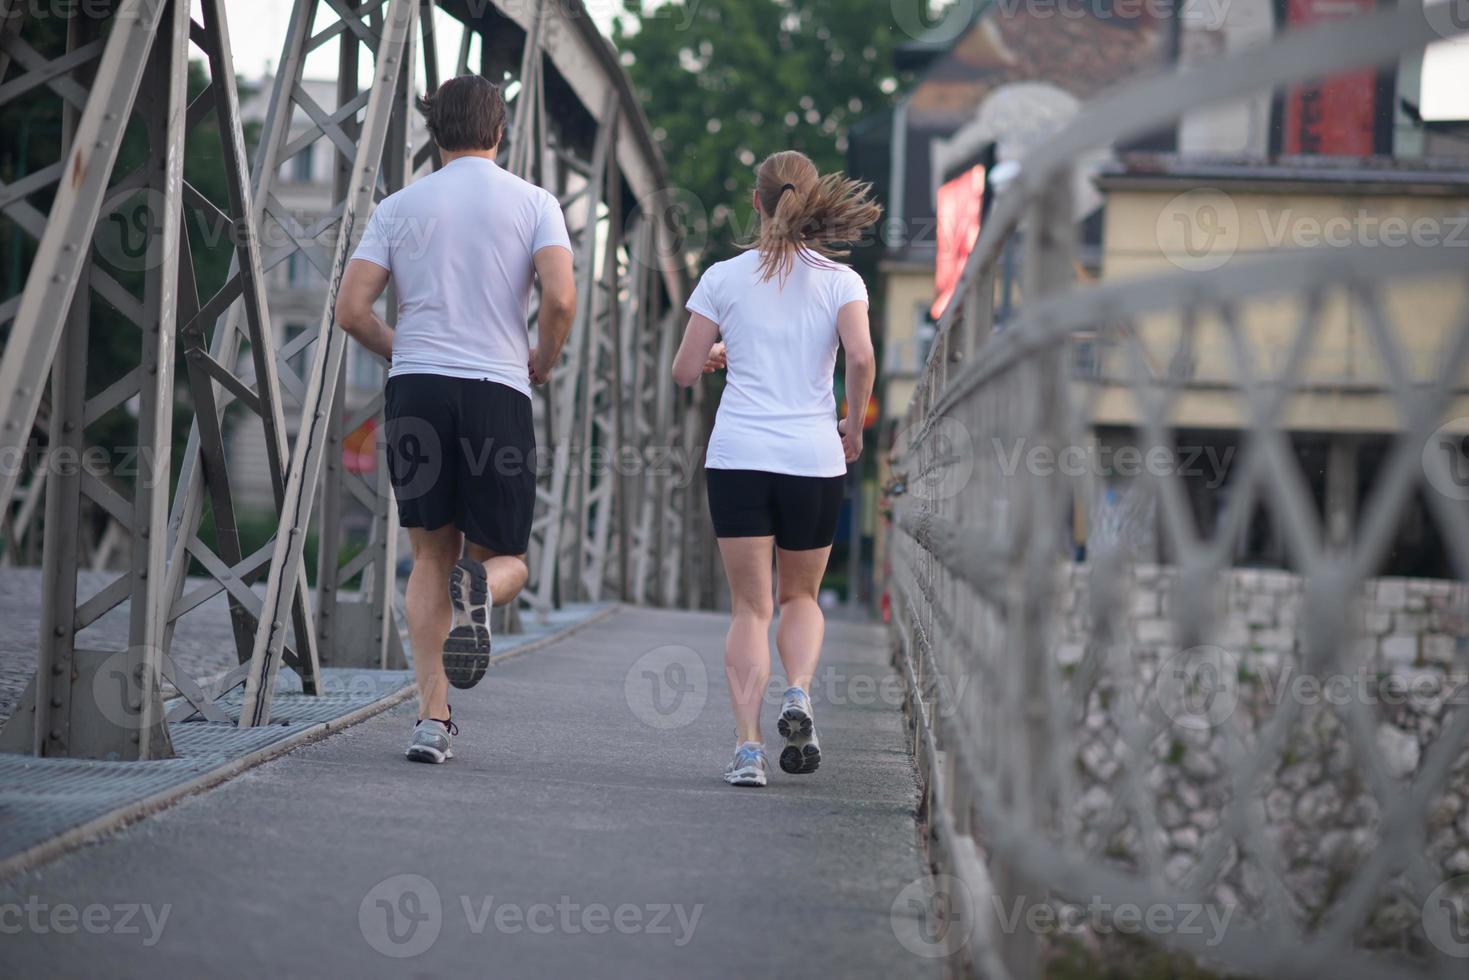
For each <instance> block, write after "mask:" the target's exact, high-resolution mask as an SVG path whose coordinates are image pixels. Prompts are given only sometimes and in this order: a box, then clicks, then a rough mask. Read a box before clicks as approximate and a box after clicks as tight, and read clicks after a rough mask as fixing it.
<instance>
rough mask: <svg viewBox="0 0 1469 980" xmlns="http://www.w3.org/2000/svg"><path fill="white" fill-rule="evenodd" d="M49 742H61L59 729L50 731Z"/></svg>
mask: <svg viewBox="0 0 1469 980" xmlns="http://www.w3.org/2000/svg"><path fill="white" fill-rule="evenodd" d="M51 741H53V742H59V741H61V729H59V728H53V729H51Z"/></svg>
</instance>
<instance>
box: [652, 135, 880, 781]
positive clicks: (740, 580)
mask: <svg viewBox="0 0 1469 980" xmlns="http://www.w3.org/2000/svg"><path fill="white" fill-rule="evenodd" d="M869 190H870V188H869V187H868V186H867V185H865V184H858V183H856V182H855V181H852V180H849V179H847V178H846V177H845V176H843V175H841V174H831V175H828V176H825V177H823V176H822V175H821V174H819V173H818V172H817V170H816V166H815V165H814V164H813V163H812V162H811V160H810V159H809V158H807V157H806V156H805V155H804V154H801V153H796V152H786V153H777V154H775V155H774V156H772V157H770V158H769V159H767V160H766V161H765V162H764V163H762V164H760V167H759V168H758V170H757V171H756V187H755V196H754V203H755V210H756V212H757V213H758V214H759V217H760V235H759V238H758V240H757V241H756V242H754V243H753V244H752V245H749V246H746V248H747V251H746V252H745V254H743V255H741V256H739V257H738V258H734V259H730V260H729V261H728V262H720V263H718V264H716V265H714V266H712V267H711V268H710V269H709V270H708V271H707V272H705V273H704V277H703V279H702V280H701V281H700V282H699V285H698V288H697V289H695V290H694V294H693V296H691V297H690V298H689V302H688V309H689V312H690V313H691V314H693V315H692V318H691V319H690V320H689V326H688V331H687V332H686V333H685V334H684V339H683V344H682V345H681V346H680V347H679V350H678V355H677V356H676V357H675V358H674V362H673V377H674V380H675V381H677V382H678V383H679V384H681V385H684V386H692V385H693V384H694V383H696V382H697V381H698V379H699V376H700V375H701V374H702V373H707V372H710V371H715V370H718V369H720V368H727V369H728V378H727V383H726V385H725V389H724V396H723V399H722V400H721V402H720V405H719V414H718V416H717V418H716V420H715V423H714V434H713V436H712V437H711V438H710V440H709V450H708V454H707V457H706V460H705V466H706V468H707V470H708V483H709V510H710V512H711V514H712V516H713V518H714V533H715V535H716V536H717V537H718V538H719V552H720V555H721V556H722V557H723V559H724V571H725V575H726V577H727V578H728V579H729V589H730V597H731V604H732V619H731V622H730V627H729V635H728V637H727V638H726V640H725V646H724V664H725V675H726V677H727V678H728V680H729V688H730V700H731V701H732V702H733V705H734V717H735V734H736V739H737V741H736V747H735V755H734V761H733V762H732V763H730V766H729V768H728V769H727V770H726V771H725V774H724V778H725V781H726V782H728V783H730V784H732V785H735V786H764V785H765V782H766V770H767V767H768V761H767V758H766V755H765V744H764V739H763V738H762V736H761V730H760V703H761V699H762V698H763V696H764V694H765V688H766V686H767V684H768V682H769V680H770V644H769V632H770V620H771V617H772V615H773V612H774V610H773V608H772V603H771V593H772V589H771V569H770V566H771V561H770V558H771V551H772V549H773V550H774V553H775V565H776V573H777V583H778V585H777V591H778V595H779V601H780V626H779V628H778V629H777V630H776V636H775V645H776V648H777V650H778V651H779V653H780V661H781V664H782V666H784V668H785V674H786V684H787V687H786V692H785V698H784V703H783V704H782V707H781V714H780V718H779V719H778V720H777V722H776V727H777V728H778V730H779V732H780V734H781V735H782V736H783V737H784V738H785V746H784V747H783V748H782V750H781V753H780V767H781V769H783V770H785V771H786V772H788V773H801V774H804V773H811V772H815V771H816V767H817V766H819V765H820V764H821V747H820V743H819V742H818V741H817V736H816V726H815V722H814V719H813V718H812V713H811V698H810V694H809V691H810V687H811V679H812V677H813V676H814V675H815V673H816V664H817V661H818V660H819V659H820V657H821V641H822V635H823V634H824V632H825V628H826V625H825V622H824V620H823V617H822V614H821V607H820V605H818V604H817V591H818V590H819V589H820V587H821V578H822V575H823V574H824V573H825V571H826V561H827V558H828V557H829V556H830V554H831V542H832V538H833V537H835V534H836V525H837V515H838V513H839V512H840V510H841V506H842V496H843V493H842V490H843V484H844V482H845V479H846V473H847V464H848V463H851V462H853V461H855V460H856V459H857V457H858V456H860V455H861V453H862V420H863V418H864V417H865V416H866V410H867V402H868V399H869V398H870V397H871V395H872V384H873V380H874V377H875V375H876V363H875V361H874V358H873V352H872V337H871V334H870V333H869V330H868V322H867V288H866V287H865V286H864V285H863V283H862V279H861V277H859V276H858V275H857V274H856V273H855V272H853V271H852V270H851V269H850V268H848V267H846V266H844V265H839V264H838V263H836V262H834V261H833V259H835V258H839V257H842V256H844V255H846V252H845V251H843V250H841V248H840V243H843V242H852V241H855V240H857V239H858V238H860V237H861V235H862V232H863V231H864V230H865V229H866V228H868V227H869V226H871V225H872V224H874V223H876V221H877V220H878V218H879V217H880V216H881V213H882V212H881V209H880V208H879V207H878V206H877V205H876V204H874V203H872V201H871V200H870V198H869V196H868V194H869ZM720 338H723V342H722V343H716V341H718V340H719V339H720ZM839 344H840V346H841V347H842V348H843V349H844V350H845V351H846V357H847V372H846V383H847V405H848V414H847V418H846V419H843V420H841V421H840V422H839V421H838V420H837V414H836V401H835V399H834V398H833V396H832V375H833V371H834V370H835V367H836V356H837V347H838V345H839Z"/></svg>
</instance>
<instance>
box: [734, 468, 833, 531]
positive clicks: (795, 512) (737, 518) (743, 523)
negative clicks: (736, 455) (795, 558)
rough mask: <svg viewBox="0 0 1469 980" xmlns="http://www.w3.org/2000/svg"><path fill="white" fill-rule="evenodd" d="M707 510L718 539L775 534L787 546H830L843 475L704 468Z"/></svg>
mask: <svg viewBox="0 0 1469 980" xmlns="http://www.w3.org/2000/svg"><path fill="white" fill-rule="evenodd" d="M705 472H706V474H707V476H708V482H709V515H710V516H711V517H712V518H713V519H714V536H715V537H718V538H764V537H769V536H771V535H774V536H775V546H776V547H777V548H782V549H784V550H786V551H810V550H812V549H814V548H827V547H830V546H831V542H832V539H833V538H834V537H836V533H837V518H838V517H839V516H840V515H841V512H842V497H843V494H844V491H845V486H846V481H847V478H846V477H845V476H830V477H828V476H792V475H790V474H788V473H767V472H765V471H764V470H706V471H705Z"/></svg>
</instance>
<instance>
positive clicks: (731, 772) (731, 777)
mask: <svg viewBox="0 0 1469 980" xmlns="http://www.w3.org/2000/svg"><path fill="white" fill-rule="evenodd" d="M769 766H770V763H769V761H768V760H767V759H766V758H765V746H763V745H761V744H760V743H759V742H746V743H744V744H743V745H741V746H740V747H739V748H737V749H735V754H734V761H733V762H731V763H730V764H729V768H728V769H726V770H724V781H725V782H726V783H729V784H730V785H731V786H764V785H765V770H766V769H767V768H769Z"/></svg>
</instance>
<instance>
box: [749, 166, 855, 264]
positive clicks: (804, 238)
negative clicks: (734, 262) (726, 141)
mask: <svg viewBox="0 0 1469 980" xmlns="http://www.w3.org/2000/svg"><path fill="white" fill-rule="evenodd" d="M755 179H756V191H757V193H759V195H760V206H761V208H762V210H764V212H765V215H764V217H763V218H762V220H761V222H760V235H759V237H758V238H757V239H756V240H755V241H754V242H752V243H750V244H749V245H746V246H744V247H745V248H753V249H758V250H759V252H760V277H761V279H762V280H765V281H769V280H771V279H775V278H778V279H779V280H780V281H781V282H782V283H784V282H785V280H786V278H787V277H789V276H790V274H791V270H792V269H793V268H794V267H795V261H796V258H797V256H800V258H801V259H802V261H805V262H811V261H812V257H811V253H814V254H815V255H819V256H821V257H823V258H827V259H834V258H841V257H844V256H846V255H847V254H849V252H848V250H847V249H846V248H843V247H842V246H843V245H845V244H847V243H850V242H854V241H856V240H857V239H859V238H861V237H862V233H863V232H864V231H866V230H867V229H868V228H870V227H871V226H872V225H874V224H876V223H877V222H878V220H879V219H881V218H882V208H881V207H879V206H878V205H877V204H875V203H874V202H873V201H872V185H871V184H866V183H861V182H859V181H855V180H852V179H850V178H849V177H847V176H846V175H845V174H840V173H835V174H827V175H826V176H825V177H823V176H821V175H820V174H819V173H818V172H817V170H816V165H815V164H814V163H812V162H811V159H810V158H809V157H807V156H806V155H805V154H804V153H798V152H796V151H795V150H787V151H786V152H784V153H777V154H775V155H774V156H771V157H769V158H767V159H766V160H765V162H764V163H762V164H760V166H759V168H758V169H757V170H756V172H755Z"/></svg>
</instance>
